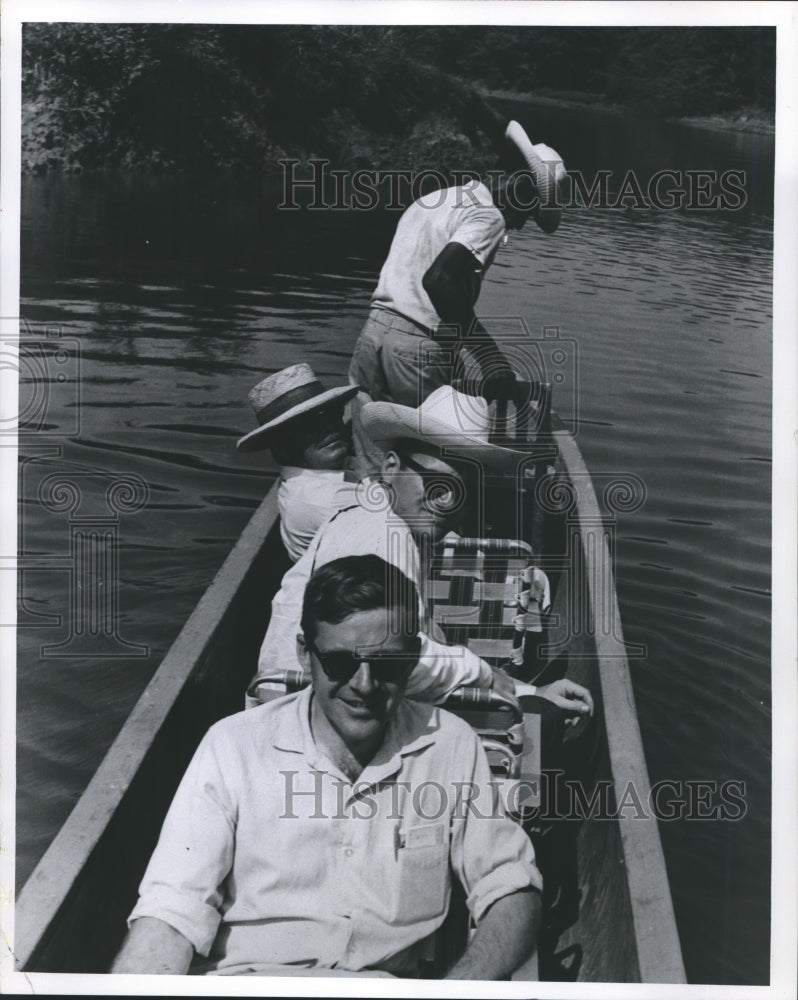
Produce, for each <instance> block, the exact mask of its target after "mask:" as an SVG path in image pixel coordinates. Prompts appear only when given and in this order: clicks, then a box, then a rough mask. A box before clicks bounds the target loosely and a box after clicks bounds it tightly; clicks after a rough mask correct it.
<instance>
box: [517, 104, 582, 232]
mask: <svg viewBox="0 0 798 1000" xmlns="http://www.w3.org/2000/svg"><path fill="white" fill-rule="evenodd" d="M504 134H505V137H506V138H507V139H509V140H510V142H512V144H513V146H514V148H515V150H516V151H517V152H518V153H519V154H520V156H521V158H522V159H523V161H524V162H525V163H526V165H527V168H528V169H529V171H530V172H531V174H532V176H533V177H534V178H535V186H536V187H537V189H538V195H539V197H540V208H539V209H538V211H537V212H536V213H535V216H534V218H535V222H536V223H537V224H538V226H539V227H540V228H541V229H542V230H543V232H544V233H549V234H550V233H553V232H554V231H555V230H556V229H557V227H558V226H559V224H560V220H561V219H562V208H561V205H562V201H563V197H564V196H565V194H566V192H565V186H566V183H567V177H568V175H567V173H566V171H565V165H564V164H563V162H562V160H561V159H557V160H544V159H543V158H542V157H541V156H540V154H539V153H538V151H537V150H536V149H535V147H534V145H533V144H532V142H531V141H530V138H529V136H528V135H527V134H526V132H525V131H524V128H523V127H522V126H521V125H519V123H518V122H517V121H511V122H510V123H509V125H508V126H507V129H506V131H505V133H504ZM552 152H553V150H552Z"/></svg>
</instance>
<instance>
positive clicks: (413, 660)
mask: <svg viewBox="0 0 798 1000" xmlns="http://www.w3.org/2000/svg"><path fill="white" fill-rule="evenodd" d="M305 642H306V645H307V648H308V649H309V650H310V652H311V653H313V655H314V656H315V657H316V659H317V660H318V661H319V663H320V664H321V669H322V670H323V671H324V673H325V674H326V675H327V677H328V679H329V680H331V681H336V682H337V683H339V684H345V683H346V682H347V681H350V680H351V679H352V678H353V677H354V676H355V674H356V673H357V672H358V670H360V665H361V663H368V665H369V668H370V670H371V676H372V679H373V680H374V681H375V682H376V683H377V684H390V683H391V682H396V681H398V680H402V679H403V678H404V677H405V676H406V675H407V674H409V673H410V671H411V670H412V669H413V668H414V667H415V666H417V664H418V661H419V657H420V656H421V639H420V638H419V636H413V647H414V651H413V652H409V653H364V654H363V655H360V654H358V653H351V652H349V650H346V649H343V650H340V649H334V650H331V651H330V652H329V653H322V652H320V651H319V650H318V649H317V648H316V646H314V644H313V643H312V642H310V641H309V640H305Z"/></svg>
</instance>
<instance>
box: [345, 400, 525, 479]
mask: <svg viewBox="0 0 798 1000" xmlns="http://www.w3.org/2000/svg"><path fill="white" fill-rule="evenodd" d="M360 422H361V424H362V426H363V429H364V430H365V431H366V433H367V434H368V435H369V437H370V438H371V439H372V440H373V441H375V442H377V443H379V444H381V445H383V446H386V445H389V444H390V443H391V442H393V441H397V440H399V439H400V438H409V439H410V440H412V441H423V442H424V443H425V444H432V445H436V446H437V447H439V448H440V449H441V451H442V452H443V455H442V457H443V460H444V461H446V455H447V454H450V455H452V457H458V458H470V459H473V460H475V461H477V462H479V463H480V464H481V465H483V466H484V467H485V468H486V469H488V470H490V471H491V472H507V471H508V469H509V467H510V466H512V465H516V464H518V462H521V461H524V460H525V459H527V458H529V457H530V456H529V453H528V452H525V451H517V450H516V449H515V448H503V447H501V446H500V445H497V444H486V443H485V442H484V441H483V440H481V439H480V438H476V437H471V436H470V435H469V434H464V433H455V432H453V431H452V427H451V424H447V423H444V422H443V421H440V420H436V419H435V418H434V417H431V416H427V415H425V416H424V418H423V428H421V427H419V422H418V410H415V409H413V408H412V407H410V406H402V405H400V404H399V403H382V402H379V403H366V405H365V406H364V407H363V409H362V410H361V411H360Z"/></svg>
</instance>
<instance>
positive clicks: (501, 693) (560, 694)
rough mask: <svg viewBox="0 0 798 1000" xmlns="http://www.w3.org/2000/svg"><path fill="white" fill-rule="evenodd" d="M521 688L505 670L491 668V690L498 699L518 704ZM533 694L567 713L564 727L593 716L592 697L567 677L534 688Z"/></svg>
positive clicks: (521, 693) (585, 689) (584, 688)
mask: <svg viewBox="0 0 798 1000" xmlns="http://www.w3.org/2000/svg"><path fill="white" fill-rule="evenodd" d="M523 687H524V685H522V686H521V688H520V689H519V688H517V682H516V681H515V679H514V678H513V677H511V676H510V674H508V673H507V671H506V670H503V669H502V668H501V667H494V668H493V683H492V685H491V690H492V691H493V693H494V694H495V695H496V696H498V697H499V698H502V699H504V700H505V701H508V702H510V703H511V704H518V697H519V694H520V695H523V694H524V690H523ZM535 694H536V695H537V697H538V698H545V699H546V700H547V701H550V702H551V703H552V704H553V705H556V706H557V708H560V709H562V710H563V711H564V712H567V713H569V715H568V718H567V719H566V720H565V722H566V725H570V726H575V725H576V724H577V723H578V722H579V720H580V719H581V718H582V717H583V716H587V717H588V718H590V717H592V715H593V696H592V695H591V693H590V691H588V689H587V688H586V687H583V686H582V685H581V684H577V683H576V682H575V681H572V680H569V679H568V678H567V677H562V678H560V679H559V680H556V681H552V683H551V684H543V685H541V686H540V687H537V688H535Z"/></svg>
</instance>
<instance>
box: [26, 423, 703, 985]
mask: <svg viewBox="0 0 798 1000" xmlns="http://www.w3.org/2000/svg"><path fill="white" fill-rule="evenodd" d="M555 420H556V418H555ZM549 441H550V443H551V447H552V452H551V454H552V460H554V455H555V454H556V464H555V473H556V474H555V476H554V477H552V478H551V480H550V482H549V484H548V486H549V487H550V489H549V494H550V496H549V501H548V507H547V510H548V513H546V514H545V517H544V518H543V519H542V520H541V518H540V517H538V518H537V520H536V521H535V524H534V525H532V524H531V523H530V526H529V528H528V530H527V531H526V534H532V535H535V536H537V537H536V538H535V547H536V549H537V550H538V551H539V552H540V553H542V556H541V559H542V563H543V565H544V566H548V567H549V572H550V576H551V578H552V582H553V603H552V612H551V616H550V620H551V623H552V624H551V625H550V627H549V628H548V629H547V632H546V636H545V638H546V642H547V648H548V649H549V650H550V652H549V653H548V654H547V655H548V656H549V658H550V659H551V660H554V659H555V658H556V659H557V661H558V662H559V663H560V664H563V665H564V672H565V674H566V675H567V676H570V677H572V678H573V679H575V680H577V681H579V682H580V683H583V684H586V685H587V686H588V687H589V688H590V689H591V691H592V692H593V695H594V698H595V700H596V724H595V725H594V726H593V727H592V729H591V733H592V736H591V738H590V740H589V748H588V749H585V748H582V751H581V752H582V754H583V757H584V759H583V761H582V764H583V769H582V773H583V778H582V781H583V783H584V787H585V788H587V789H588V791H590V790H591V789H592V788H594V787H599V785H601V784H602V783H604V785H605V786H608V787H610V788H611V789H612V790H613V791H612V794H613V795H614V800H615V802H616V803H617V801H618V800H619V799H621V797H622V796H623V795H624V792H625V790H627V789H628V788H629V787H630V786H632V787H633V789H634V790H635V792H636V795H637V797H638V800H639V801H641V802H643V803H645V802H646V801H647V800H648V793H649V789H650V786H649V779H648V773H647V769H646V763H645V758H644V754H643V747H642V741H641V736H640V730H639V726H638V721H637V714H636V710H635V702H634V696H633V692H632V685H631V680H630V676H629V666H628V662H627V657H626V655H625V649H626V646H625V643H624V640H623V632H622V628H621V621H620V615H619V612H618V605H617V601H616V596H615V586H614V579H613V573H612V563H611V552H610V546H609V542H610V539H609V537H608V532H607V530H606V522H605V519H604V518H603V517H602V514H601V511H600V509H599V505H598V502H597V499H596V494H595V491H594V488H593V484H592V482H591V479H590V476H589V475H588V472H587V469H586V468H585V465H584V462H583V460H582V456H581V454H580V452H579V449H578V447H577V445H576V442H575V441H574V439H573V437H572V436H571V435H570V434H569V433H568V432H567V431H566V430H565V429H563V428H560V429H554V430H553V431H550V432H549ZM538 485H539V486H540V487H544V488H545V487H546V483H545V482H543V481H540V482H539V484H538ZM537 494H538V501H539V503H538V508H540V506H541V503H540V500H541V497H542V496H543V492H541V489H540V488H538V490H537ZM542 505H543V506H544V507H546V503H543V504H542ZM277 522H278V517H277V499H276V489H272V490H271V492H270V493H269V494H268V495H267V496H266V498H265V499H264V501H263V503H262V504H261V506H260V507H259V509H258V510H257V511H256V512H255V514H254V515H253V517H252V518H251V520H250V522H249V523H248V525H247V526H246V528H245V529H244V531H243V532H242V534H241V537H240V538H239V540H238V542H237V543H236V545H235V547H234V548H233V550H232V551H231V553H230V554H229V556H228V557H227V559H226V561H225V562H224V564H223V565H222V567H221V569H220V570H219V572H218V573H217V574H216V577H215V578H214V580H213V582H212V583H211V585H210V586H209V587H208V589H207V591H206V592H205V594H204V595H203V597H202V599H201V600H200V602H199V604H198V605H197V607H196V608H195V610H194V612H193V613H192V615H191V617H190V618H189V619H188V621H187V622H186V624H185V626H184V627H183V629H182V631H181V632H180V634H179V635H178V637H177V639H176V640H175V642H174V643H173V645H172V647H171V649H170V650H169V652H168V653H167V655H166V657H165V658H164V660H163V662H162V664H161V665H160V667H159V669H158V671H157V672H156V674H155V675H154V677H153V678H152V680H151V682H150V683H149V684H148V686H147V688H146V690H145V691H144V693H143V694H142V696H141V698H140V699H139V701H138V703H137V704H136V706H135V708H134V709H133V711H132V712H131V714H130V716H129V718H128V719H127V721H126V722H125V724H124V726H123V728H122V730H121V731H120V733H119V735H118V736H117V738H116V740H115V741H114V743H113V745H112V747H111V749H110V750H109V751H108V754H107V755H106V757H105V759H104V760H103V762H102V764H101V765H100V767H99V769H98V770H97V773H96V774H95V775H94V777H93V778H92V780H91V782H90V784H89V786H88V787H87V789H86V791H85V792H84V794H83V795H82V796H81V798H80V799H79V801H78V802H77V804H76V806H75V808H74V810H73V811H72V813H71V815H70V816H69V818H68V820H67V822H66V823H65V824H64V826H63V828H62V829H61V831H60V832H59V833H58V835H57V836H56V838H55V840H54V841H53V843H52V844H51V845H50V847H49V849H48V850H47V852H46V853H45V855H44V857H43V858H42V859H41V861H40V862H39V864H38V865H37V867H36V869H35V870H34V872H33V873H32V875H31V876H30V878H29V880H28V882H27V883H26V885H25V886H24V888H23V890H22V892H21V893H20V895H19V899H18V902H17V906H16V911H15V940H14V954H15V956H16V961H17V967H18V968H19V969H22V970H26V971H28V972H84V973H91V972H99V973H102V972H106V971H107V970H108V968H109V966H110V963H111V961H112V959H113V957H114V955H115V953H116V951H117V950H118V948H119V946H120V944H121V941H122V938H123V936H124V933H125V929H126V928H125V919H126V916H127V914H128V913H129V912H130V910H131V909H132V906H133V903H134V902H135V899H136V895H137V887H138V884H139V881H140V879H141V876H142V874H143V871H144V868H145V866H146V864H147V861H148V859H149V856H150V854H151V852H152V850H153V848H154V846H155V843H156V841H157V838H158V833H159V830H160V826H161V823H162V820H163V817H164V814H165V812H166V809H167V807H168V805H169V802H170V801H171V798H172V795H173V793H174V791H175V789H176V787H177V784H178V782H179V780H180V778H181V776H182V774H183V771H184V770H185V767H186V765H187V764H188V762H189V760H190V758H191V756H192V754H193V753H194V750H195V749H196V747H197V745H198V743H199V740H200V739H201V737H202V736H203V734H204V733H205V731H206V730H207V728H208V726H209V725H211V724H212V723H213V722H215V721H216V720H218V719H220V718H222V717H223V716H226V715H229V714H231V713H233V712H236V711H239V710H240V708H241V706H242V703H243V701H242V699H243V692H244V690H245V687H246V684H247V681H248V680H249V679H250V677H251V676H252V673H253V665H254V663H255V662H256V660H257V652H258V649H259V646H260V642H261V639H262V636H263V632H264V629H265V625H266V622H267V619H268V612H269V606H270V600H271V597H272V595H273V593H274V592H275V590H276V588H277V586H278V585H279V582H280V579H281V577H282V574H283V572H284V570H285V569H286V568H287V563H286V557H285V554H284V551H283V549H282V546H281V542H280V537H279V525H278V523H277ZM547 560H548V562H547ZM557 566H560V567H561V569H560V570H558V569H557ZM562 567H564V569H563V568H562ZM616 812H617V810H616ZM561 827H562V824H561ZM563 830H565V833H564V834H563V835H562V836H561V833H560V832H558V829H556V828H555V830H554V831H553V836H554V837H555V838H560V837H561V840H562V843H561V844H560V845H559V846H558V848H557V850H559V852H560V855H561V857H560V862H559V864H560V869H561V871H563V870H564V871H565V872H566V874H565V875H563V876H562V878H561V882H562V886H561V888H562V892H561V894H560V898H559V899H558V902H557V905H556V906H555V907H554V909H553V911H552V914H549V916H548V919H547V920H546V921H545V922H544V929H543V931H542V934H541V939H540V946H539V947H540V966H539V969H540V978H541V979H544V980H545V979H547V978H548V979H560V980H562V979H565V980H568V979H570V980H580V981H587V982H604V983H608V982H620V983H624V982H645V983H679V982H684V981H685V975H684V968H683V964H682V957H681V950H680V945H679V939H678V935H677V931H676V923H675V919H674V913H673V906H672V901H671V894H670V888H669V884H668V877H667V872H666V868H665V862H664V858H663V854H662V847H661V843H660V837H659V831H658V827H657V821H656V819H655V818H654V817H653V816H648V818H645V819H643V818H641V817H640V815H639V813H638V811H637V810H635V809H633V810H630V811H628V812H627V811H626V810H622V811H621V812H620V815H618V816H617V818H612V816H611V815H597V816H596V817H595V818H587V819H584V820H583V821H581V822H578V823H571V824H570V825H569V826H567V828H566V827H563ZM569 833H572V834H573V835H572V836H569V835H568V834H569ZM549 836H552V832H550V834H549Z"/></svg>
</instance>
